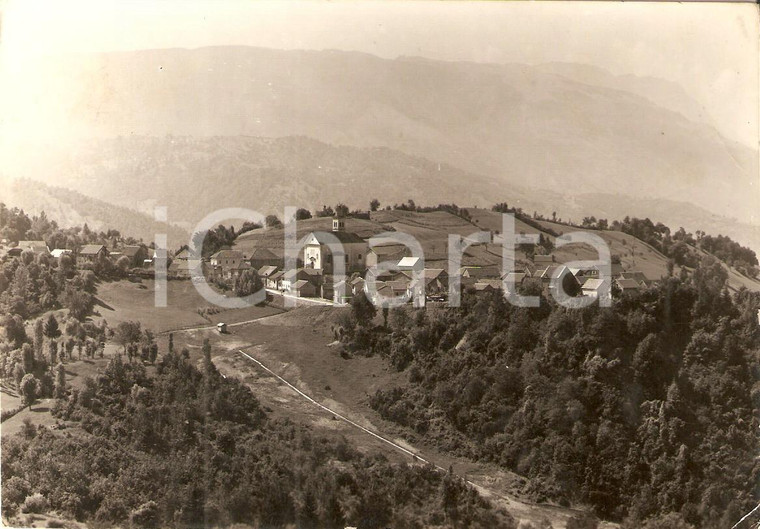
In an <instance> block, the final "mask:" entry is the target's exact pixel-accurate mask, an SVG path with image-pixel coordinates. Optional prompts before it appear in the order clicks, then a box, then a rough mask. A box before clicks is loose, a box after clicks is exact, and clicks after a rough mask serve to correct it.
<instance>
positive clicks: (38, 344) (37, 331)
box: [34, 318, 45, 359]
mask: <svg viewBox="0 0 760 529" xmlns="http://www.w3.org/2000/svg"><path fill="white" fill-rule="evenodd" d="M44 327H45V322H43V321H42V318H39V319H37V321H36V322H34V353H35V355H36V356H37V358H40V359H42V358H43V355H44V354H45V351H44V349H43V347H44V343H45V339H44V338H45V332H44Z"/></svg>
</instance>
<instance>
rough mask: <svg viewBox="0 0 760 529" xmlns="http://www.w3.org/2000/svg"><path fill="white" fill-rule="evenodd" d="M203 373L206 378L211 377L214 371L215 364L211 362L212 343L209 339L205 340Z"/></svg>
mask: <svg viewBox="0 0 760 529" xmlns="http://www.w3.org/2000/svg"><path fill="white" fill-rule="evenodd" d="M202 351H203V371H204V373H205V374H206V376H208V375H210V374H211V372H212V371H213V369H214V364H213V363H212V362H211V343H210V342H209V341H208V338H206V339H204V340H203V349H202Z"/></svg>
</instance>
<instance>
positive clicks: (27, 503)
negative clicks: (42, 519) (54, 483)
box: [21, 492, 50, 514]
mask: <svg viewBox="0 0 760 529" xmlns="http://www.w3.org/2000/svg"><path fill="white" fill-rule="evenodd" d="M48 509H50V504H49V503H48V501H47V498H46V497H45V496H43V495H42V494H40V493H39V492H36V493H34V494H32V495H31V496H27V498H26V499H25V500H24V504H23V505H22V506H21V512H24V513H33V514H44V513H46V512H47V511H48Z"/></svg>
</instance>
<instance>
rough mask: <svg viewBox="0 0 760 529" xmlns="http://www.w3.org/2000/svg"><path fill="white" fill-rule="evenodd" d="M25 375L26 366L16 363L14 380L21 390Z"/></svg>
mask: <svg viewBox="0 0 760 529" xmlns="http://www.w3.org/2000/svg"><path fill="white" fill-rule="evenodd" d="M24 375H26V372H25V371H24V366H22V365H21V364H16V367H14V368H13V381H14V382H15V383H16V388H18V389H19V391H20V390H21V380H22V379H23V378H24Z"/></svg>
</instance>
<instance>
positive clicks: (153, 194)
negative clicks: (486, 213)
mask: <svg viewBox="0 0 760 529" xmlns="http://www.w3.org/2000/svg"><path fill="white" fill-rule="evenodd" d="M49 75H50V78H51V81H52V80H56V81H57V80H61V81H62V82H61V83H56V82H51V84H50V86H47V87H45V88H44V90H45V98H44V101H47V102H49V103H50V104H51V105H53V106H54V107H55V110H54V111H53V110H51V112H50V115H52V116H57V117H58V118H60V119H62V120H65V123H66V126H67V127H69V128H70V130H72V131H81V130H87V131H88V133H89V134H94V136H95V137H94V138H92V137H90V138H89V139H88V140H87V141H86V142H84V143H83V144H82V145H79V146H76V147H75V148H66V149H65V150H64V149H61V151H62V152H58V153H56V152H55V149H51V150H49V151H47V152H46V153H45V155H40V153H29V156H28V158H27V159H26V160H23V156H21V155H20V156H19V157H18V160H17V161H20V162H21V163H19V164H16V165H15V166H13V167H10V168H9V169H8V170H9V172H10V173H9V174H10V175H11V176H29V177H33V178H36V179H42V180H47V181H51V178H52V177H51V175H53V174H54V177H55V182H56V184H57V185H64V186H66V187H70V188H73V189H77V190H78V191H80V192H82V193H84V194H87V195H89V196H93V197H97V198H99V199H102V200H105V201H108V202H110V203H114V204H119V205H123V206H126V207H130V208H134V209H138V210H141V211H149V210H150V208H151V207H152V204H154V203H159V202H161V203H165V204H167V205H169V206H170V217H171V218H173V219H176V220H177V221H178V222H183V223H185V224H184V225H183V226H184V227H189V226H190V225H191V224H192V223H194V222H196V221H197V219H199V218H201V217H202V216H204V215H205V214H206V213H208V212H210V211H211V208H214V207H218V206H221V205H224V206H233V205H239V206H246V207H252V208H254V209H261V210H265V211H275V210H277V209H279V207H280V206H281V205H282V204H285V203H287V204H293V205H307V206H312V207H318V206H321V205H322V204H325V203H326V204H334V203H335V202H337V201H343V202H346V203H349V204H351V205H360V204H365V203H366V201H367V200H368V199H369V198H374V197H377V198H379V199H380V200H381V201H383V202H402V201H405V200H406V199H407V198H413V199H415V200H417V201H419V202H424V203H433V202H435V203H437V202H456V203H458V204H460V205H461V204H479V205H488V204H491V203H493V202H495V201H501V200H505V201H507V202H510V203H515V204H518V205H520V206H522V207H523V208H524V209H526V210H528V211H531V210H533V209H535V210H539V211H543V212H545V213H546V212H548V213H550V212H551V211H558V213H560V214H562V215H563V216H565V217H567V216H573V217H577V218H578V219H579V218H580V217H581V216H585V215H596V216H599V215H600V214H601V213H600V212H603V213H604V215H605V216H608V217H610V218H618V217H622V216H624V215H635V216H646V215H647V214H646V213H642V211H643V210H646V211H652V212H654V213H662V215H663V217H662V218H659V219H658V220H661V221H662V222H665V223H666V224H669V225H671V226H673V227H677V226H679V225H684V226H685V227H688V228H689V229H692V230H694V229H704V230H705V231H708V232H711V231H720V232H723V233H726V234H729V235H731V236H732V237H735V238H736V239H737V240H740V241H742V242H744V243H745V244H753V245H756V244H757V240H758V239H759V238H760V237H758V235H757V233H756V231H757V230H756V229H755V228H754V227H753V226H752V225H753V224H756V223H758V222H760V220H759V219H758V218H757V217H756V216H755V211H756V210H757V204H758V203H759V202H758V192H757V191H756V190H757V189H758V184H757V183H756V182H754V180H756V179H757V175H758V168H757V156H756V155H755V154H754V153H753V152H752V151H751V150H750V149H749V148H747V147H744V146H742V145H740V144H737V143H734V142H731V141H729V140H727V139H725V138H724V137H722V136H721V135H720V134H718V132H716V130H715V129H714V128H713V127H711V126H710V125H709V116H705V115H704V112H703V110H702V109H701V108H700V107H699V106H698V105H697V104H696V103H694V102H693V101H692V100H690V99H689V98H688V96H686V94H685V93H684V92H683V90H682V89H680V87H677V86H675V85H673V84H672V83H666V82H663V81H660V80H656V79H642V78H636V77H631V76H612V75H610V74H609V73H607V72H605V71H604V70H600V69H598V68H588V67H582V66H577V65H557V64H552V65H539V66H525V65H511V64H509V65H495V64H474V63H465V62H457V63H453V62H441V61H433V60H427V59H421V58H413V57H411V58H410V57H403V58H399V59H396V60H385V59H380V58H377V57H374V56H371V55H367V54H361V53H354V52H339V51H278V50H269V49H259V48H245V47H217V48H201V49H197V50H180V49H167V50H150V51H139V52H128V53H127V52H125V53H107V54H100V55H96V56H90V55H87V56H81V62H80V64H79V65H77V64H72V63H71V62H67V63H66V65H65V67H63V66H57V65H55V64H53V65H51V66H50V74H49ZM63 80H65V81H66V82H63ZM72 83H74V84H76V85H78V86H81V87H82V88H81V90H79V91H76V92H70V91H65V90H63V89H61V92H60V93H58V92H57V91H56V90H57V85H58V84H60V86H70V85H71V84H72ZM72 94H74V95H72ZM43 104H44V103H43ZM665 107H667V108H665ZM40 112H41V113H42V114H43V115H44V114H45V111H44V109H41V110H40ZM169 135H171V136H173V137H169ZM118 136H121V138H118ZM136 136H137V137H136ZM141 136H145V137H141ZM439 162H440V166H439ZM51 166H53V167H55V171H54V172H51V171H50V167H51ZM439 167H440V168H439ZM753 183H754V184H755V185H753ZM602 195H604V197H602ZM600 198H601V199H603V201H602V203H597V201H598V200H599V199H600ZM632 204H640V205H642V206H643V209H642V211H639V212H635V211H631V209H632V208H631V207H630V206H631V205H632ZM680 212H685V216H684V217H679V216H678V215H679V213H680ZM707 212H709V213H707ZM703 219H704V224H702V220H703ZM731 219H735V220H736V221H738V223H737V222H732V220H731ZM693 221H699V222H700V224H699V225H693V224H691V222H693ZM714 228H717V229H714ZM755 247H756V248H760V246H757V245H756V246H755Z"/></svg>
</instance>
